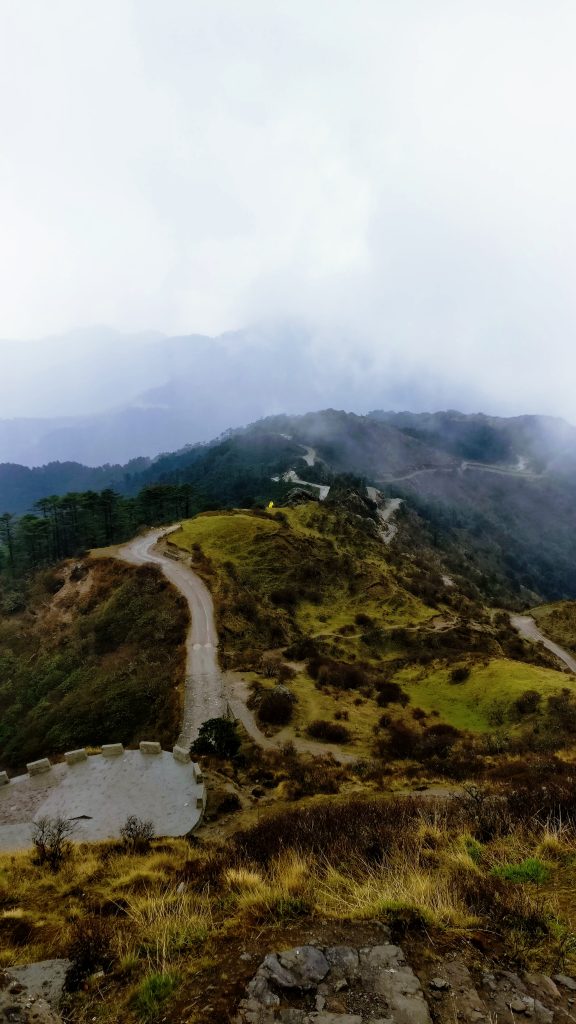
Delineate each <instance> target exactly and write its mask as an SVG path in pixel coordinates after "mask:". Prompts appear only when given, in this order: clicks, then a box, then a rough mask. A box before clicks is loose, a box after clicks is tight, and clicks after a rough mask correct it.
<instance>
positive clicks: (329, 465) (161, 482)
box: [0, 410, 576, 604]
mask: <svg viewBox="0 0 576 1024" xmlns="http://www.w3.org/2000/svg"><path fill="white" fill-rule="evenodd" d="M575 437H576V431H575V430H574V428H572V427H571V426H570V425H569V424H566V423H564V422H563V421H560V420H553V419H551V418H545V417H518V418H516V419H511V420H505V419H498V418H495V417H485V416H463V415H462V414H459V413H438V414H434V415H428V414H421V415H414V414H410V413H401V414H388V413H374V414H371V415H370V416H356V415H353V414H347V413H344V412H337V411H335V410H327V411H324V412H321V413H310V414H307V415H305V416H296V417H289V416H276V417H272V418H269V419H267V420H262V421H260V422H258V423H256V424H253V425H252V426H250V427H247V428H245V429H243V430H240V431H234V432H231V433H229V434H228V435H227V436H225V437H222V438H219V439H217V440H215V441H214V442H212V443H211V444H209V445H201V446H195V447H191V448H186V449H183V450H182V451H180V452H175V453H172V454H169V455H164V456H161V457H160V458H158V459H155V460H153V461H150V462H144V461H142V460H141V461H139V462H137V463H130V464H129V465H128V466H126V467H124V468H123V469H122V467H103V468H102V469H99V470H90V469H86V468H85V467H72V468H71V469H70V473H71V474H72V476H71V479H73V480H74V481H75V482H74V488H76V487H82V486H86V481H90V484H89V485H88V486H89V487H90V490H89V491H84V490H81V491H80V490H76V489H74V490H73V491H68V492H66V491H64V493H62V492H61V491H59V486H60V484H63V483H64V481H65V480H67V479H68V477H67V473H68V469H69V467H65V466H60V465H59V464H56V465H55V466H53V467H50V466H48V467H43V468H42V469H41V470H21V471H20V472H16V471H15V468H14V467H6V466H4V467H0V507H1V508H2V511H4V513H5V514H4V515H3V517H2V518H1V519H0V530H1V534H0V537H1V538H2V540H3V549H2V550H1V551H0V565H2V564H3V565H4V568H5V571H10V572H11V573H12V575H14V576H17V575H21V574H22V572H26V571H28V570H29V569H31V568H33V567H35V566H37V565H41V564H47V563H49V562H50V561H52V560H54V559H57V558H60V557H66V556H68V555H72V554H75V553H76V552H78V551H81V550H83V549H85V548H87V547H92V546H96V545H102V544H109V543H111V542H116V541H119V540H124V539H126V538H127V537H129V536H131V535H133V534H134V532H136V531H137V530H138V529H139V528H140V527H143V526H151V525H155V524H161V523H165V522H166V523H168V522H174V521H176V520H178V519H181V518H183V517H189V516H190V515H192V514H195V513H197V512H201V511H206V510H209V509H215V508H234V507H236V508H238V507H239V508H242V507H248V508H250V507H252V506H254V505H260V506H265V505H266V504H267V503H268V502H269V501H275V502H281V501H282V500H283V498H284V497H285V495H286V493H287V491H288V490H289V486H288V482H287V481H285V480H284V479H283V475H284V474H285V473H286V472H287V471H288V470H295V471H296V472H297V473H298V474H299V476H300V477H301V478H302V479H304V480H308V481H310V482H316V483H323V484H325V485H327V486H333V485H334V483H335V481H337V480H338V478H339V476H340V475H342V474H353V475H354V476H355V477H357V478H360V481H361V483H360V486H365V485H366V484H369V485H370V484H373V485H376V486H377V487H378V488H380V490H381V491H383V492H384V493H385V494H386V495H388V496H396V497H400V498H401V499H402V500H403V502H404V505H403V509H404V512H410V513H412V514H414V513H415V514H417V516H418V517H419V521H420V524H421V529H423V530H425V531H426V532H427V534H429V540H430V542H431V543H432V544H434V545H435V546H436V547H437V549H438V551H439V552H441V553H442V557H443V558H444V559H446V561H447V564H449V565H454V564H456V565H461V563H462V561H464V562H465V561H466V560H468V561H469V562H470V564H471V566H472V572H473V574H474V573H480V575H483V577H484V579H483V583H482V586H483V588H484V590H485V591H486V593H490V595H491V599H492V600H495V601H497V602H500V603H503V604H510V603H516V602H524V603H538V602H539V601H542V600H558V599H563V598H571V597H576V576H575V574H574V573H573V565H574V561H575V558H576V540H575V538H576V468H574V471H573V470H572V466H575V467H576V462H575V461H574V460H575V452H576V444H575V440H574V439H575ZM310 453H312V454H310ZM20 469H21V468H20ZM110 475H112V477H113V482H112V486H106V487H105V488H104V489H100V488H101V484H102V481H103V480H105V479H108V478H109V477H110ZM23 481H24V483H25V486H24V483H23ZM76 481H77V483H76ZM83 481H84V483H83ZM94 487H98V488H99V490H98V491H96V490H94V489H93V488H94ZM34 495H36V497H34ZM551 508H553V509H554V519H553V521H551V519H550V514H549V513H550V509H551ZM14 513H16V515H17V516H19V517H20V518H18V519H17V521H16V520H13V519H11V515H14Z"/></svg>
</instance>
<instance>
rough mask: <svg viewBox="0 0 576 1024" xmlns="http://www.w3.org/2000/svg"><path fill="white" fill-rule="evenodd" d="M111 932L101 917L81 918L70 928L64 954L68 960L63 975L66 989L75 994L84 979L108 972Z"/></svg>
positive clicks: (111, 945) (112, 961)
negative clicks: (69, 936)
mask: <svg viewBox="0 0 576 1024" xmlns="http://www.w3.org/2000/svg"><path fill="white" fill-rule="evenodd" d="M112 938H113V930H112V926H111V924H110V922H109V921H107V920H106V919H103V918H101V917H82V918H80V919H79V920H78V921H75V922H74V923H73V925H72V938H71V943H70V947H69V951H68V955H69V958H70V960H71V961H72V962H71V964H70V967H69V968H68V971H67V973H66V990H67V991H68V992H77V991H78V989H80V988H81V987H82V984H83V982H84V980H85V979H86V978H88V977H89V976H90V975H91V974H94V973H95V972H96V971H98V970H103V971H109V970H111V968H112V966H113V963H114V953H113V943H112Z"/></svg>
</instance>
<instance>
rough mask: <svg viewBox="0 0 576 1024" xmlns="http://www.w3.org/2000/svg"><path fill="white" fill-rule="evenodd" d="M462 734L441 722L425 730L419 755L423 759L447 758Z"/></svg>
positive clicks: (420, 743) (419, 745)
mask: <svg viewBox="0 0 576 1024" xmlns="http://www.w3.org/2000/svg"><path fill="white" fill-rule="evenodd" d="M459 737H460V733H459V732H458V729H455V728H454V726H453V725H448V724H446V723H444V722H439V723H438V724H437V725H431V726H429V728H428V729H425V730H424V733H423V735H422V738H421V740H420V742H419V744H418V754H419V756H420V757H422V758H428V757H446V755H447V754H448V751H449V750H450V748H451V747H453V746H454V744H455V743H456V741H457V740H458V739H459Z"/></svg>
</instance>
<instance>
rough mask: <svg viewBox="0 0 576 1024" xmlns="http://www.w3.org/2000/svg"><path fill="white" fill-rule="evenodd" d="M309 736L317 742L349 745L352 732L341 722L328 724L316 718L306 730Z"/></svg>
mask: <svg viewBox="0 0 576 1024" xmlns="http://www.w3.org/2000/svg"><path fill="white" fill-rule="evenodd" d="M306 732H307V733H308V735H309V736H312V738H313V739H315V740H326V741H327V742H328V743H349V742H350V739H351V734H350V730H349V729H347V728H346V726H345V725H340V723H339V722H327V721H326V720H325V719H323V718H316V719H315V720H314V721H313V722H310V725H309V726H308V728H307V729H306Z"/></svg>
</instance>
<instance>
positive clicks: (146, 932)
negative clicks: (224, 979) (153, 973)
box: [125, 886, 214, 972]
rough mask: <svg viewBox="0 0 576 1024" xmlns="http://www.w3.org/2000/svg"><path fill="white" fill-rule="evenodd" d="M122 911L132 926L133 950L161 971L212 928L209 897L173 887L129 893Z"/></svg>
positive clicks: (202, 939)
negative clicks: (179, 890)
mask: <svg viewBox="0 0 576 1024" xmlns="http://www.w3.org/2000/svg"><path fill="white" fill-rule="evenodd" d="M125 913H126V915H127V917H128V919H129V921H130V923H131V925H132V926H133V949H134V950H137V952H138V954H140V955H144V956H145V957H146V958H147V959H148V961H149V962H150V963H151V964H152V965H153V966H154V967H155V968H157V969H158V970H160V971H161V972H165V971H166V969H167V967H168V966H169V965H170V964H172V963H173V962H174V961H175V960H176V959H177V958H178V957H179V956H181V955H182V954H183V953H187V954H190V953H191V952H192V951H193V950H194V949H195V948H197V947H198V946H199V945H201V944H202V943H203V942H204V941H205V940H206V939H207V938H208V936H209V935H210V933H211V932H212V931H213V929H214V924H213V919H212V908H211V904H210V900H209V899H208V898H206V897H203V896H201V895H198V894H195V893H189V892H188V891H187V890H184V891H183V892H178V890H177V889H176V888H174V887H173V886H165V887H164V888H161V889H160V890H157V889H153V888H150V889H148V890H146V891H144V892H143V893H141V894H138V893H136V894H133V895H132V896H129V897H128V899H127V901H126V906H125Z"/></svg>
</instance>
